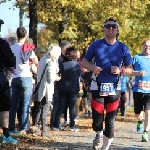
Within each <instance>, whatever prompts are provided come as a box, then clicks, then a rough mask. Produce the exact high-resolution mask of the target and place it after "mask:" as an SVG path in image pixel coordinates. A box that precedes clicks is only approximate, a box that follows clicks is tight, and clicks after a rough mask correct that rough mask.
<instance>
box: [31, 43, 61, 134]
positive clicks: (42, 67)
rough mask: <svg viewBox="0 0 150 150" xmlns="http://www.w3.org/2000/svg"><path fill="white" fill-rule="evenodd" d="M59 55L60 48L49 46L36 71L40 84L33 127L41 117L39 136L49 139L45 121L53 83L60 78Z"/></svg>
mask: <svg viewBox="0 0 150 150" xmlns="http://www.w3.org/2000/svg"><path fill="white" fill-rule="evenodd" d="M60 54H61V48H60V47H59V46H58V45H57V44H51V45H50V46H49V48H48V51H47V53H46V54H45V55H44V56H43V57H42V58H41V59H40V62H39V65H38V69H37V83H38V82H40V80H41V84H40V87H39V91H38V107H37V109H36V111H35V113H34V121H33V125H34V126H35V128H36V126H38V123H39V120H40V116H41V125H42V133H41V135H42V136H43V137H49V133H48V132H47V131H46V121H47V114H48V110H49V108H50V104H51V102H52V97H53V93H54V81H59V80H60V79H61V77H60V76H59V75H58V74H57V72H58V65H57V60H58V58H59V56H60ZM43 72H44V73H43ZM42 74H43V77H42ZM41 77H42V78H41ZM35 131H37V130H35Z"/></svg>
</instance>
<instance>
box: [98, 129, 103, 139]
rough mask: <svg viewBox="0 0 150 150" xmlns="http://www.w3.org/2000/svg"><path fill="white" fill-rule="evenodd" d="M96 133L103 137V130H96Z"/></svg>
mask: <svg viewBox="0 0 150 150" xmlns="http://www.w3.org/2000/svg"><path fill="white" fill-rule="evenodd" d="M96 134H97V135H99V137H100V138H102V137H103V130H101V131H97V132H96Z"/></svg>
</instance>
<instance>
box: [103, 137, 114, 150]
mask: <svg viewBox="0 0 150 150" xmlns="http://www.w3.org/2000/svg"><path fill="white" fill-rule="evenodd" d="M112 141H113V138H111V139H109V138H108V137H106V136H105V135H103V146H102V147H103V148H102V150H108V149H109V146H110V145H111V143H112Z"/></svg>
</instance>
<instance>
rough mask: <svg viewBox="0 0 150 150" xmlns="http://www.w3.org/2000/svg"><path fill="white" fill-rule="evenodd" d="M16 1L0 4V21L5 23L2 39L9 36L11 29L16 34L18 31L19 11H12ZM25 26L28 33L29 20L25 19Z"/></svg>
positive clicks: (1, 33)
mask: <svg viewBox="0 0 150 150" xmlns="http://www.w3.org/2000/svg"><path fill="white" fill-rule="evenodd" d="M14 1H15V0H11V2H6V3H2V4H0V19H2V20H3V21H4V24H3V25H2V27H1V32H0V35H1V37H5V36H6V35H8V30H9V29H11V30H12V31H13V32H14V33H15V32H16V29H17V28H18V27H19V9H18V8H15V10H13V9H12V6H13V2H14ZM9 8H11V9H9ZM23 26H24V27H25V28H26V30H27V31H28V30H29V19H27V18H25V17H24V20H23Z"/></svg>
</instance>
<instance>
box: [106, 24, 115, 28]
mask: <svg viewBox="0 0 150 150" xmlns="http://www.w3.org/2000/svg"><path fill="white" fill-rule="evenodd" d="M104 27H105V28H106V29H109V28H111V27H112V28H113V29H115V28H117V25H116V24H106V25H104Z"/></svg>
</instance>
